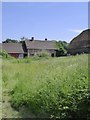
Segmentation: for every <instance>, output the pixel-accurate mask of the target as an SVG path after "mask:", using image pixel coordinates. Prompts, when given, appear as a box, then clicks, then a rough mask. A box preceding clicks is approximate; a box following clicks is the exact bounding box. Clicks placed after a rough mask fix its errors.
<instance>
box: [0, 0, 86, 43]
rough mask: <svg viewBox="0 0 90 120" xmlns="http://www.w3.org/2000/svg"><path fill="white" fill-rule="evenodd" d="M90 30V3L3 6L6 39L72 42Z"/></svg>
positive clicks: (38, 3)
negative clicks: (89, 24)
mask: <svg viewBox="0 0 90 120" xmlns="http://www.w3.org/2000/svg"><path fill="white" fill-rule="evenodd" d="M87 28H88V2H3V3H2V38H0V41H1V40H6V39H7V38H10V39H17V40H20V38H22V37H23V36H24V37H26V38H31V37H34V38H35V39H37V40H44V39H45V38H47V39H48V40H62V41H67V42H70V41H71V40H72V39H73V38H74V37H75V36H77V35H78V34H79V33H80V32H81V31H83V30H85V29H87Z"/></svg>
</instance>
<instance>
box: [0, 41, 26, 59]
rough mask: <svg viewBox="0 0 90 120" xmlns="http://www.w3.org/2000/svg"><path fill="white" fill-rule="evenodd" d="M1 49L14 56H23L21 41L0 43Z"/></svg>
mask: <svg viewBox="0 0 90 120" xmlns="http://www.w3.org/2000/svg"><path fill="white" fill-rule="evenodd" d="M2 50H4V51H6V52H7V53H8V54H9V55H11V56H12V57H15V58H23V56H24V51H23V48H22V44H21V43H2Z"/></svg>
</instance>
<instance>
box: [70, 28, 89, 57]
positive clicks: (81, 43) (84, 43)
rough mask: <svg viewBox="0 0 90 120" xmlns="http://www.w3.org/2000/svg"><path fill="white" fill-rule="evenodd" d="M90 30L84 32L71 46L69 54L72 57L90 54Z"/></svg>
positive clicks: (73, 40)
mask: <svg viewBox="0 0 90 120" xmlns="http://www.w3.org/2000/svg"><path fill="white" fill-rule="evenodd" d="M89 49H90V29H87V30H84V31H83V32H82V33H80V34H79V35H78V36H76V37H75V38H74V39H72V41H71V42H70V44H69V47H68V53H69V54H71V55H74V54H81V53H90V50H89Z"/></svg>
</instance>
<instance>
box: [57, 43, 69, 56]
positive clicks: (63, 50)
mask: <svg viewBox="0 0 90 120" xmlns="http://www.w3.org/2000/svg"><path fill="white" fill-rule="evenodd" d="M56 46H57V48H58V51H57V53H56V56H57V57H59V56H65V55H67V49H68V43H67V42H66V41H58V42H56Z"/></svg>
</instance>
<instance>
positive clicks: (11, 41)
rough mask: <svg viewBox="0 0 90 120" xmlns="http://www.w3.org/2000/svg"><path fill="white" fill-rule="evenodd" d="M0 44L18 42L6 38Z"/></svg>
mask: <svg viewBox="0 0 90 120" xmlns="http://www.w3.org/2000/svg"><path fill="white" fill-rule="evenodd" d="M2 43H18V41H17V40H12V39H9V38H7V39H6V40H5V41H3V42H2Z"/></svg>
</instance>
